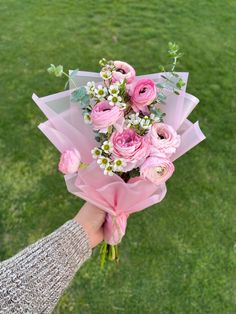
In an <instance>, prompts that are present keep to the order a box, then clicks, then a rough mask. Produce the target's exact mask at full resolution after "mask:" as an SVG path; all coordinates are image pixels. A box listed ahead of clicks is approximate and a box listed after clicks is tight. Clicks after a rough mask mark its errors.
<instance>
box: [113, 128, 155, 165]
mask: <svg viewBox="0 0 236 314" xmlns="http://www.w3.org/2000/svg"><path fill="white" fill-rule="evenodd" d="M110 140H111V142H112V144H113V155H114V156H115V157H117V158H123V159H124V160H125V161H126V163H127V167H126V168H125V169H124V171H129V170H131V169H133V168H135V167H137V166H139V165H140V164H141V163H142V162H143V161H144V160H145V158H146V157H147V156H148V155H149V152H150V143H149V140H148V138H147V137H145V136H140V135H138V134H137V133H136V132H135V131H134V130H133V129H125V130H123V131H122V132H117V131H116V132H114V133H113V134H112V136H111V138H110Z"/></svg>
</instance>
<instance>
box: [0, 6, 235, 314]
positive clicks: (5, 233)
mask: <svg viewBox="0 0 236 314" xmlns="http://www.w3.org/2000/svg"><path fill="white" fill-rule="evenodd" d="M0 6H1V13H0V21H1V42H0V48H1V49H0V66H1V67H0V69H1V78H0V80H1V84H0V102H1V105H0V257H1V259H5V258H8V257H10V256H12V255H13V254H15V253H16V252H17V251H19V250H20V249H22V248H24V247H25V246H27V245H28V244H30V243H32V242H34V241H36V240H37V239H39V238H41V237H43V236H44V235H47V234H49V233H50V232H52V231H53V230H55V229H56V228H57V227H58V226H60V225H61V224H63V223H64V222H65V221H66V220H68V219H70V218H71V217H73V215H74V214H75V213H76V212H77V210H78V209H79V207H80V206H81V204H82V201H80V200H78V199H76V198H75V197H73V196H72V195H70V194H69V193H68V192H67V190H66V187H65V183H64V180H63V177H62V176H61V175H60V174H59V173H58V172H57V162H58V157H59V155H58V152H57V151H56V150H55V149H54V148H53V146H52V145H51V144H50V143H49V141H48V140H47V139H46V138H45V137H44V135H43V134H41V133H40V131H39V130H38V129H37V125H38V124H39V123H40V122H42V121H44V119H45V118H44V116H43V114H42V113H41V112H40V111H39V109H38V108H36V106H35V104H34V103H33V102H32V100H31V95H32V93H33V92H36V93H37V94H38V95H39V96H44V95H48V94H52V93H55V92H57V91H60V90H62V88H63V80H58V79H55V78H53V77H51V76H49V75H48V74H47V72H46V71H45V69H46V68H47V66H48V64H50V63H54V64H63V65H64V66H65V68H66V69H67V70H68V69H73V68H77V67H79V68H80V69H81V70H89V71H97V69H98V60H99V59H100V58H102V57H106V58H108V59H109V58H110V59H120V60H126V61H127V62H129V63H131V64H132V65H133V66H134V67H135V68H136V69H137V72H138V74H142V73H143V74H144V73H152V72H158V66H159V64H165V63H166V62H167V58H166V50H167V43H168V41H176V42H177V43H178V44H179V45H180V46H181V48H182V50H183V51H184V53H185V56H184V58H183V60H182V63H181V65H180V66H179V68H178V70H179V71H188V72H190V79H189V84H188V92H190V93H192V94H193V95H195V96H197V97H198V98H200V100H201V101H200V104H199V105H198V107H197V108H196V110H195V111H194V112H193V113H192V114H191V119H192V121H196V120H200V125H201V127H202V129H203V131H204V133H205V134H206V136H207V140H206V141H204V142H203V143H201V144H200V145H199V146H198V147H197V148H195V149H194V150H192V151H191V152H189V153H188V154H187V155H185V156H184V157H182V158H181V159H180V160H178V161H176V163H175V165H176V172H175V174H174V176H173V178H172V179H171V180H170V181H169V182H168V194H167V197H166V199H165V200H164V201H163V202H162V203H161V204H160V205H157V206H153V207H151V208H149V209H148V210H146V211H144V212H141V213H138V214H135V215H133V216H132V217H130V219H129V224H128V229H127V234H126V237H125V239H124V241H123V242H122V244H121V248H120V249H121V263H120V264H119V265H118V266H116V265H110V264H109V265H107V266H108V267H107V268H106V270H105V271H103V272H101V271H100V269H99V264H98V257H97V252H95V256H94V258H92V259H90V260H89V261H88V262H87V263H86V264H85V265H84V266H83V267H82V269H81V270H80V272H79V273H78V274H77V275H76V277H75V280H74V281H73V283H72V285H71V286H70V288H69V289H68V290H67V291H66V293H65V295H64V296H63V298H62V299H61V301H60V303H59V305H58V306H57V308H56V310H55V313H99V314H100V313H111V314H113V313H131V314H132V313H157V314H158V313H161V314H167V313H168V314H169V313H173V314H179V313H180V314H182V313H186V314H195V313H204V314H205V313H212V314H218V313H219V314H229V313H236V281H235V280H236V271H235V269H236V268H235V267H236V258H235V254H236V246H235V243H236V226H235V225H236V214H235V203H236V187H235V186H236V185H235V183H236V182H235V173H234V171H235V168H236V167H235V166H236V163H235V155H236V141H235V134H236V133H235V132H236V123H235V121H236V114H235V101H236V97H235V86H236V84H235V82H236V76H235V63H236V62H235V60H236V55H235V52H236V43H235V40H236V19H235V16H236V1H234V0H231V1H230V0H224V1H220V0H215V1H211V0H209V1H203V0H200V1H196V0H190V1H180V0H172V1H159V0H158V1H154V0H149V1H142V0H139V1H124V0H122V1H90V0H87V1H56V0H52V1H46V0H40V1H33V0H31V1H30V0H29V1H27V0H24V1H19V0H18V1H17V0H9V1H3V0H0Z"/></svg>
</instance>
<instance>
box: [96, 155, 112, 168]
mask: <svg viewBox="0 0 236 314" xmlns="http://www.w3.org/2000/svg"><path fill="white" fill-rule="evenodd" d="M109 161H110V159H109V158H107V157H104V156H101V157H99V158H98V160H97V163H98V164H99V166H100V168H102V169H104V168H106V167H107V166H109Z"/></svg>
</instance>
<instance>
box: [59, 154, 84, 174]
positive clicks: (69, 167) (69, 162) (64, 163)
mask: <svg viewBox="0 0 236 314" xmlns="http://www.w3.org/2000/svg"><path fill="white" fill-rule="evenodd" d="M80 162H81V156H80V153H79V152H78V150H77V149H76V148H72V149H68V150H66V151H64V153H63V154H61V158H60V162H59V164H58V169H59V170H60V171H61V172H62V173H64V174H72V173H75V172H77V171H78V169H79V166H80Z"/></svg>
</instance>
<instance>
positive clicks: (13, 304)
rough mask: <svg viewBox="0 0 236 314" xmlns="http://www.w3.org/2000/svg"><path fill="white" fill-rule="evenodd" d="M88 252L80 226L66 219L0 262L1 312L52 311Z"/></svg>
mask: <svg viewBox="0 0 236 314" xmlns="http://www.w3.org/2000/svg"><path fill="white" fill-rule="evenodd" d="M90 255H91V249H90V246H89V241H88V238H87V235H86V233H85V231H84V230H83V228H82V227H81V226H80V225H79V224H77V223H76V222H75V221H73V220H69V221H68V222H66V223H65V224H64V225H63V226H61V227H60V228H59V229H57V230H56V231H54V232H53V233H52V234H50V235H49V236H47V237H45V238H43V239H41V240H39V241H38V242H36V243H34V244H32V245H30V246H29V247H27V248H25V249H24V250H23V251H21V252H20V253H18V254H17V255H15V256H13V257H12V258H10V259H8V260H6V261H3V262H2V263H1V264H0V313H4V314H7V313H18V314H19V313H24V314H25V313H31V314H37V313H52V311H53V309H54V307H55V305H56V303H57V302H58V300H59V298H60V296H61V295H62V294H63V292H64V290H65V289H66V287H67V286H68V285H69V283H70V281H71V279H72V278H73V276H74V275H75V273H76V272H77V270H78V269H79V268H80V266H81V265H82V264H83V262H84V261H85V260H87V259H88V258H89V257H90Z"/></svg>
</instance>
